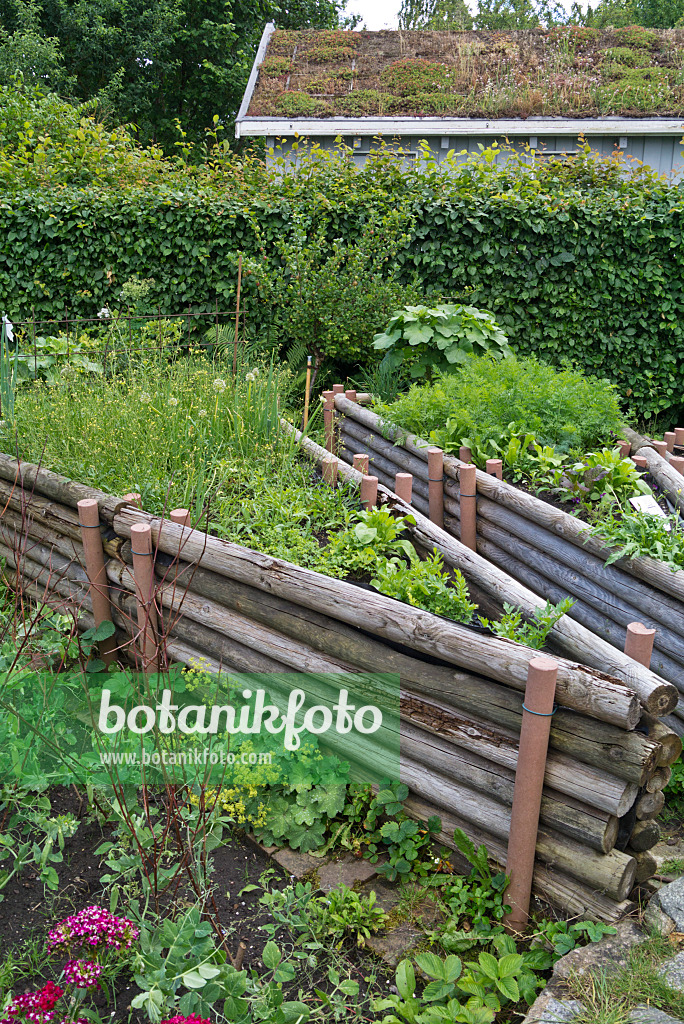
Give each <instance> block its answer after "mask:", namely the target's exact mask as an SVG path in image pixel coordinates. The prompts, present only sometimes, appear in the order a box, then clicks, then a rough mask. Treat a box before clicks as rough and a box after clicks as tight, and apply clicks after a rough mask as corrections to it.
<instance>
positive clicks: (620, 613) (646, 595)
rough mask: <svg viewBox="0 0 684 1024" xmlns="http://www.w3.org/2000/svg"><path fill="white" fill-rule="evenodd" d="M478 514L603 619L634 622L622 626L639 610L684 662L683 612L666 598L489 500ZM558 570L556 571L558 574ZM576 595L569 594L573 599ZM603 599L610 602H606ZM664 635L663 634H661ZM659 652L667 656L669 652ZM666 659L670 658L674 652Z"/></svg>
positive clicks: (482, 501) (483, 501)
mask: <svg viewBox="0 0 684 1024" xmlns="http://www.w3.org/2000/svg"><path fill="white" fill-rule="evenodd" d="M477 510H478V515H479V516H481V517H482V518H483V519H486V520H487V521H488V522H489V523H491V525H492V527H493V528H495V529H497V530H499V531H501V533H502V534H503V533H504V532H505V534H507V535H508V536H511V535H513V536H514V537H516V538H517V539H519V540H520V541H521V542H524V543H525V545H526V547H525V548H524V550H525V552H526V553H527V552H528V551H529V548H530V547H531V548H534V549H535V550H536V551H537V552H539V554H541V555H543V557H544V559H548V566H549V568H552V569H553V571H554V573H555V575H553V576H550V574H549V572H547V571H545V569H544V568H543V566H542V565H540V564H538V565H537V568H540V569H541V571H542V572H543V573H544V575H546V576H549V577H550V578H551V579H553V580H554V581H555V582H556V583H561V584H563V585H565V586H567V587H568V589H569V587H570V584H574V587H575V589H577V596H578V597H582V598H584V600H585V601H587V602H588V603H589V604H593V606H594V607H599V603H600V605H601V606H604V605H605V607H606V609H610V611H607V614H610V615H611V617H613V618H614V621H615V622H620V623H621V624H622V625H628V623H629V622H634V621H635V620H634V619H633V618H632V619H629V620H628V621H627V622H623V619H624V618H625V617H626V616H628V615H633V614H634V611H635V610H638V612H639V614H640V618H641V621H643V622H644V624H645V625H646V620H645V619H644V616H646V617H647V618H648V619H649V621H650V622H652V623H653V625H652V626H650V627H649V628H655V629H657V630H658V631H659V633H660V634H661V635H663V636H667V637H668V644H670V641H671V643H673V644H675V645H676V648H677V651H678V652H679V657H681V658H684V653H683V650H684V606H683V605H682V603H681V602H679V601H675V600H673V599H672V598H668V597H667V596H666V595H664V594H662V593H660V592H659V591H655V592H654V590H653V588H652V587H649V586H646V585H645V584H643V583H641V582H640V581H639V580H635V579H633V578H632V577H630V576H627V574H626V573H624V572H621V571H620V570H619V569H616V568H615V567H614V566H612V565H605V564H604V562H603V561H602V559H600V558H598V557H597V556H596V555H592V554H591V553H590V552H588V551H584V552H582V551H580V550H579V549H578V548H577V547H575V545H574V544H571V543H570V542H569V541H566V540H564V539H563V538H562V537H556V536H555V535H554V534H552V533H551V532H550V531H549V530H540V529H539V527H538V526H536V525H534V524H532V523H530V522H528V521H527V520H526V519H524V518H523V517H522V516H520V515H518V514H517V513H515V512H510V511H509V510H508V509H504V508H500V506H498V505H497V504H496V503H495V502H493V501H490V500H489V499H488V498H480V499H479V500H478V503H477ZM491 539H492V540H494V542H495V543H498V544H499V546H500V547H501V546H502V544H501V542H500V541H498V540H497V539H496V537H494V536H492V537H491ZM505 550H507V549H505ZM510 550H511V552H512V553H513V554H516V550H515V548H513V547H511V548H510ZM521 550H523V549H521ZM518 557H519V556H518ZM557 566H560V567H561V568H560V569H557V568H556V567H557ZM561 573H562V575H561ZM592 584H593V585H595V587H593V586H592ZM578 588H579V589H578ZM575 589H573V590H571V591H570V592H571V593H574V592H575ZM607 594H608V595H610V596H606V595H607ZM664 630H666V632H663V631H664ZM663 649H664V650H668V647H664V648H663ZM671 653H672V654H673V656H675V654H674V649H673V650H672V651H671Z"/></svg>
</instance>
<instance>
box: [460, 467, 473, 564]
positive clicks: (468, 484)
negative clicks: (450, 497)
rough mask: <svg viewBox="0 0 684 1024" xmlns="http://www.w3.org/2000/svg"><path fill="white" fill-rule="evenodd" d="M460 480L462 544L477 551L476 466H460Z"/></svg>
mask: <svg viewBox="0 0 684 1024" xmlns="http://www.w3.org/2000/svg"><path fill="white" fill-rule="evenodd" d="M458 480H459V484H460V487H461V544H465V546H466V547H467V548H470V550H471V551H476V550H477V495H476V488H477V469H476V468H475V466H459V470H458Z"/></svg>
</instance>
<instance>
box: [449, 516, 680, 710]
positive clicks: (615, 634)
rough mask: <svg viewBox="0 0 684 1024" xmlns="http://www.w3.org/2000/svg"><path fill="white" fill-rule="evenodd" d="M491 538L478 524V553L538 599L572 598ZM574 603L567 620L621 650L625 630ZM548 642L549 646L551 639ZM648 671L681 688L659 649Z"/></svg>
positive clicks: (674, 667) (675, 666) (490, 530)
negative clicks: (527, 588) (573, 620)
mask: <svg viewBox="0 0 684 1024" xmlns="http://www.w3.org/2000/svg"><path fill="white" fill-rule="evenodd" d="M448 522H449V518H448V517H446V518H445V525H448ZM495 535H496V536H497V539H499V540H501V537H500V532H497V531H495V528H494V527H493V526H492V524H491V523H486V522H484V521H482V522H481V523H480V532H479V534H478V542H477V550H478V553H479V554H481V555H483V556H484V557H485V558H487V559H488V560H489V561H490V562H492V563H493V564H494V565H498V566H499V568H501V569H503V570H504V571H505V572H507V573H509V574H510V575H511V576H513V577H514V578H515V579H518V580H520V582H521V583H524V584H525V586H527V587H529V589H530V590H533V591H534V593H535V594H539V596H540V597H543V598H545V599H546V600H547V601H552V602H553V603H554V604H557V603H558V602H559V601H562V600H563V599H564V598H566V597H568V596H573V595H570V594H568V590H567V588H566V587H563V586H560V585H559V584H557V583H555V582H553V581H552V580H550V579H548V577H546V576H545V575H542V573H540V572H539V570H538V569H535V568H531V567H530V566H529V565H528V563H527V562H526V561H523V560H522V559H521V558H516V557H515V555H513V554H511V553H510V551H505V550H504V549H503V548H502V547H501V546H500V545H499V544H495V543H493V541H492V540H491V539H490V538H491V537H493V536H495ZM502 543H503V541H502ZM533 557H534V556H533ZM574 602H575V603H574V605H573V606H572V608H571V609H570V611H569V612H568V615H569V616H570V618H572V619H575V620H576V621H577V622H579V623H581V624H582V625H583V626H584V627H585V628H586V629H589V630H590V631H591V632H592V633H594V634H595V635H596V636H599V637H601V638H602V639H603V640H605V641H606V642H607V643H609V644H611V646H613V647H615V648H616V649H617V650H619V651H622V650H624V646H625V636H626V628H625V627H623V626H620V625H618V624H617V623H616V622H614V621H613V620H612V619H610V618H608V617H607V616H605V615H603V614H601V612H600V611H597V609H596V608H593V607H591V606H590V605H588V604H587V603H586V602H585V601H582V600H581V599H579V598H577V597H575V598H574ZM631 621H638V612H635V614H634V618H633V619H632V620H631ZM551 643H552V645H553V640H552V641H551ZM650 668H651V671H653V672H655V673H657V674H658V675H659V676H660V677H661V678H662V679H666V680H668V681H669V682H671V683H672V684H673V686H676V687H677V688H678V689H679V686H680V685H682V682H683V675H682V666H681V665H680V664H679V662H678V661H674V660H673V659H672V658H669V657H668V656H667V655H666V654H663V652H662V651H661V650H659V649H654V652H653V657H652V659H651V666H650ZM680 692H681V691H680Z"/></svg>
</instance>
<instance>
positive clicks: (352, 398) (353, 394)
mask: <svg viewBox="0 0 684 1024" xmlns="http://www.w3.org/2000/svg"><path fill="white" fill-rule="evenodd" d="M344 397H345V398H347V399H348V400H349V401H350V402H355V401H356V391H355V389H354V388H349V390H348V391H345V393H344Z"/></svg>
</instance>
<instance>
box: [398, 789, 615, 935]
mask: <svg viewBox="0 0 684 1024" xmlns="http://www.w3.org/2000/svg"><path fill="white" fill-rule="evenodd" d="M405 806H406V809H407V811H408V812H409V813H410V814H412V815H413V816H414V817H416V818H417V819H418V820H419V821H427V820H428V818H430V817H432V816H433V815H437V816H438V817H440V818H441V821H442V831H441V833H440V835H439V839H440V840H441V842H443V843H444V844H445V845H447V846H450V847H451V848H452V849H454V848H455V843H454V840H453V834H454V832H455V830H456V829H457V828H460V829H462V830H463V831H464V832H465V833H466V835H467V836H469V838H470V839H471V840H472V841H473V842H474V843H475V844H476V845H477V846H479V845H484V846H486V848H487V852H488V854H489V856H490V859H491V861H492V862H493V864H494V865H495V866H496V867H497V868H498V869H499V870H505V867H506V852H507V851H506V845H505V843H503V842H501V840H500V839H498V838H497V837H496V836H493V835H492V834H491V833H490V832H486V831H485V830H484V829H481V828H478V827H477V826H475V825H473V824H472V823H470V822H466V821H464V820H463V819H462V818H460V817H457V816H456V815H455V814H454V813H453V812H452V811H446V810H444V809H443V808H441V807H437V806H436V805H435V804H434V803H433V802H432V801H428V800H424V799H420V798H419V797H415V796H413V795H411V796H410V797H409V798H408V800H407V801H406V804H405ZM456 856H457V858H460V854H457V855H456ZM459 866H460V868H461V870H462V871H464V872H466V873H467V872H468V871H469V866H468V864H467V862H464V861H463V860H462V859H461V860H460V861H459ZM533 892H534V894H535V895H536V897H537V898H538V899H541V900H544V901H546V902H548V903H550V904H551V905H552V906H555V907H560V908H561V909H562V910H564V911H566V912H567V913H569V914H570V915H572V916H575V917H589V918H591V920H594V921H604V922H611V923H615V922H617V921H619V920H620V918H621V917H623V916H624V915H625V914H628V913H631V912H632V911H633V910H634V907H635V904H634V903H632V902H630V901H624V902H622V903H616V902H615V901H614V900H612V899H610V897H607V896H604V895H603V894H602V893H599V892H596V891H595V890H593V889H592V888H591V887H589V886H584V885H581V884H580V883H579V882H577V880H576V879H574V878H570V877H569V876H567V875H564V874H562V873H561V872H560V871H557V870H555V869H552V868H548V867H547V866H546V865H544V864H540V863H539V862H537V863H536V864H535V870H534V880H533Z"/></svg>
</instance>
